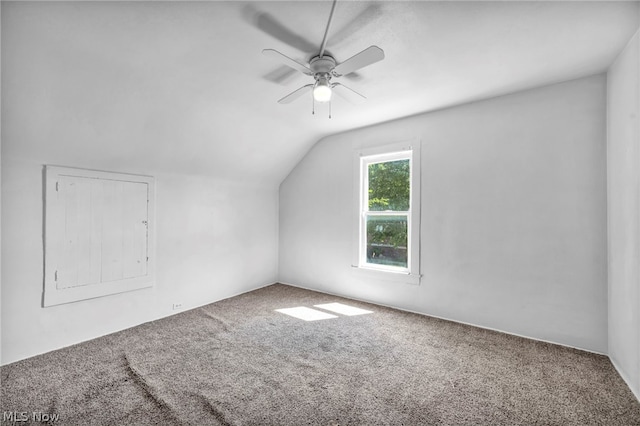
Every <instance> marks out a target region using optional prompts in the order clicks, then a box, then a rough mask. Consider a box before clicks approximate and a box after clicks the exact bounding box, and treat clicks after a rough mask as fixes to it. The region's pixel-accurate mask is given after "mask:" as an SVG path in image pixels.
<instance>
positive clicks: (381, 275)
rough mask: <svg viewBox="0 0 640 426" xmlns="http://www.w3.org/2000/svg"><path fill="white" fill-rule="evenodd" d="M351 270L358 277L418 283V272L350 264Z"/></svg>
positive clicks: (419, 276)
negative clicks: (412, 272)
mask: <svg viewBox="0 0 640 426" xmlns="http://www.w3.org/2000/svg"><path fill="white" fill-rule="evenodd" d="M351 272H352V274H353V275H356V276H358V277H360V278H371V279H376V280H382V281H393V282H396V283H404V284H411V285H420V278H421V277H422V275H420V274H411V273H408V272H394V271H384V270H381V269H373V268H366V267H362V266H355V265H351Z"/></svg>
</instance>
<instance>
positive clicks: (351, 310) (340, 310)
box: [313, 302, 373, 316]
mask: <svg viewBox="0 0 640 426" xmlns="http://www.w3.org/2000/svg"><path fill="white" fill-rule="evenodd" d="M313 306H314V307H315V308H320V309H325V310H327V311H331V312H335V313H336V314H341V315H347V316H353V315H364V314H372V313H373V311H367V310H366V309H360V308H356V307H355V306H349V305H345V304H344V303H337V302H336V303H324V304H322V305H313Z"/></svg>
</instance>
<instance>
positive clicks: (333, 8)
mask: <svg viewBox="0 0 640 426" xmlns="http://www.w3.org/2000/svg"><path fill="white" fill-rule="evenodd" d="M337 3H338V0H333V4H332V5H331V12H330V13H329V21H328V22H327V29H326V30H324V37H323V39H322V44H321V45H320V55H318V56H319V57H320V58H322V57H323V56H324V48H325V47H326V46H327V36H328V35H329V29H331V21H333V13H334V12H335V11H336V4H337Z"/></svg>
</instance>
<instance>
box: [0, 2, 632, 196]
mask: <svg viewBox="0 0 640 426" xmlns="http://www.w3.org/2000/svg"><path fill="white" fill-rule="evenodd" d="M638 5H639V4H638V2H591V1H589V2H575V1H569V2H484V1H475V2H456V1H449V2H432V1H388V2H365V1H357V2H352V1H339V2H338V3H337V6H336V11H335V17H334V21H333V24H332V27H331V32H330V33H329V38H328V43H327V50H328V52H330V53H331V54H332V55H333V56H334V57H335V58H336V59H337V61H338V62H341V61H344V60H345V59H347V58H349V57H350V56H352V55H354V54H355V53H357V52H359V51H361V50H363V49H365V48H366V47H368V46H371V45H377V46H379V47H381V48H382V49H383V50H384V52H385V55H386V58H385V59H384V60H383V61H382V62H379V63H376V64H373V65H371V66H369V67H366V68H364V69H362V70H360V71H358V73H357V76H355V77H354V78H349V79H347V78H343V79H342V82H343V83H344V84H346V85H348V86H349V87H351V88H353V89H355V90H357V91H358V92H360V93H362V94H364V95H365V96H366V97H367V98H368V99H367V101H366V102H365V103H364V104H362V105H352V104H350V103H348V102H346V101H344V100H342V99H340V98H335V99H334V101H333V102H332V118H331V119H329V118H328V117H327V113H328V111H327V110H326V105H319V106H317V107H316V114H315V115H312V114H311V98H310V97H303V98H301V99H298V100H297V101H295V102H293V103H291V104H288V105H280V104H278V103H276V101H277V100H278V99H279V98H281V97H283V96H284V95H286V94H288V93H289V92H291V91H293V90H295V89H297V88H298V87H300V86H302V85H304V84H307V83H309V82H310V80H311V78H310V77H307V76H304V75H302V74H300V73H290V72H288V70H287V68H283V67H282V66H281V64H279V63H278V62H275V61H273V59H271V58H269V57H267V56H264V55H263V54H262V53H261V51H262V50H263V49H265V48H272V49H277V50H279V51H280V52H282V53H284V54H286V55H288V56H290V57H292V58H294V59H296V60H298V61H301V62H306V61H308V60H309V59H310V58H311V57H312V56H314V55H315V54H317V50H319V47H320V43H321V41H322V38H323V34H324V31H325V27H326V23H327V19H328V17H329V12H330V10H331V2H330V1H319V2H307V1H304V2H303V1H296V2H293V1H290V2H270V1H256V2H193V3H192V2H69V3H59V2H44V3H39V2H38V3H31V2H17V3H7V2H3V3H2V91H3V98H4V99H5V101H4V102H3V120H2V125H3V137H4V136H5V135H7V136H9V139H8V140H7V138H5V141H4V146H3V155H10V156H11V155H15V156H31V157H34V156H35V157H37V158H42V159H43V161H46V162H47V163H58V164H62V165H68V166H73V165H75V166H82V167H88V168H103V169H104V168H110V169H114V168H116V167H114V165H117V169H119V170H123V171H128V172H140V173H155V172H167V173H186V174H200V175H208V176H214V177H221V178H226V179H236V180H243V181H251V182H261V183H265V184H272V185H277V184H279V183H280V182H281V180H282V179H283V178H284V177H286V175H287V174H288V173H289V171H290V170H291V169H292V168H293V167H294V166H295V164H296V163H297V162H298V161H299V159H300V158H301V157H302V156H303V155H304V154H305V153H306V152H307V151H308V150H309V149H310V147H311V146H312V145H313V144H314V143H315V142H316V141H318V140H319V139H320V138H322V137H324V136H326V135H329V134H333V133H337V132H341V131H345V130H349V129H353V128H357V127H362V126H367V125H370V124H374V123H379V122H382V121H387V120H392V119H395V118H399V117H403V116H407V115H413V114H417V113H421V112H425V111H431V110H436V109H441V108H445V107H449V106H452V105H456V104H461V103H466V102H470V101H474V100H479V99H483V98H488V97H493V96H497V95H501V94H507V93H511V92H515V91H519V90H523V89H527V88H532V87H536V86H540V85H545V84H550V83H555V82H559V81H564V80H569V79H573V78H578V77H581V76H587V75H592V74H596V73H600V72H604V71H605V70H606V69H607V67H608V66H609V65H610V64H611V63H612V61H613V60H614V59H615V57H616V55H617V54H618V53H619V52H620V51H621V50H622V49H623V47H624V46H625V44H626V43H627V41H628V40H629V39H630V38H631V36H632V35H633V34H634V33H635V31H637V29H638V22H639V18H640V12H639V8H638Z"/></svg>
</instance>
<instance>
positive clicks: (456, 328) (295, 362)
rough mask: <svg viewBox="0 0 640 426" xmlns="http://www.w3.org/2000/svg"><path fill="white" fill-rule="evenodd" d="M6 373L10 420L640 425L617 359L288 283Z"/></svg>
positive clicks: (5, 407)
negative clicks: (301, 310) (305, 315)
mask: <svg viewBox="0 0 640 426" xmlns="http://www.w3.org/2000/svg"><path fill="white" fill-rule="evenodd" d="M331 302H340V303H342V304H346V305H349V306H352V307H358V308H362V309H367V310H369V311H372V312H373V313H371V314H365V315H357V316H347V315H342V314H339V313H333V315H335V317H334V318H330V319H325V320H318V321H308V322H307V321H303V320H301V319H298V318H295V317H292V316H288V315H285V314H284V313H281V312H276V311H275V309H281V308H293V307H299V306H305V307H309V308H313V306H314V305H317V304H324V303H331ZM313 309H316V310H317V311H323V310H322V309H317V308H313ZM324 312H327V313H331V312H329V311H326V310H324ZM0 372H1V379H2V383H1V388H2V394H1V406H2V411H3V415H4V416H5V421H4V423H3V424H5V423H8V424H10V423H11V422H10V421H8V420H7V418H6V415H7V413H8V412H9V411H11V412H13V415H14V416H15V418H18V417H20V416H23V414H22V413H23V412H26V417H27V418H28V420H29V421H28V422H19V424H28V423H38V422H37V419H36V421H34V419H33V414H32V413H34V412H36V413H44V414H48V415H56V416H59V419H58V420H57V421H55V422H51V421H50V422H49V423H54V424H60V425H82V426H87V425H149V424H158V425H219V424H222V425H308V424H310V425H441V424H442V425H563V426H564V425H581V426H582V425H640V403H638V401H637V400H636V399H635V398H634V396H633V395H632V393H631V391H630V390H629V389H628V387H627V386H626V385H625V383H624V382H623V381H622V379H621V378H620V377H619V376H618V374H617V373H616V371H615V370H614V368H613V366H612V365H611V363H610V362H609V360H608V358H607V357H605V356H600V355H594V354H591V353H587V352H582V351H579V350H573V349H569V348H565V347H561V346H555V345H551V344H546V343H541V342H536V341H532V340H527V339H523V338H519V337H515V336H511V335H507V334H501V333H497V332H492V331H487V330H483V329H479V328H475V327H470V326H466V325H461V324H456V323H452V322H448V321H443V320H438V319H434V318H430V317H426V316H421V315H416V314H410V313H406V312H402V311H397V310H393V309H389V308H383V307H379V306H375V305H370V304H365V303H360V302H355V301H351V300H348V299H341V298H339V297H335V296H328V295H324V294H321V293H316V292H312V291H307V290H302V289H298V288H293V287H289V286H285V285H280V284H276V285H272V286H269V287H266V288H263V289H260V290H256V291H253V292H250V293H246V294H243V295H241V296H237V297H234V298H231V299H227V300H223V301H221V302H217V303H213V304H211V305H207V306H205V307H202V308H198V309H194V310H191V311H187V312H183V313H180V314H178V315H174V316H172V317H169V318H165V319H162V320H159V321H154V322H151V323H147V324H143V325H141V326H138V327H134V328H131V329H128V330H125V331H122V332H119V333H115V334H112V335H109V336H105V337H101V338H98V339H95V340H92V341H89V342H85V343H82V344H79V345H75V346H72V347H69V348H65V349H61V350H58V351H54V352H50V353H47V354H44V355H40V356H36V357H33V358H30V359H27V360H24V361H20V362H17V363H13V364H10V365H7V366H3V367H2V368H1V369H0ZM16 412H17V413H16ZM45 419H46V417H45ZM38 424H41V423H38Z"/></svg>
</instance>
